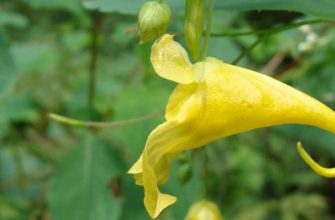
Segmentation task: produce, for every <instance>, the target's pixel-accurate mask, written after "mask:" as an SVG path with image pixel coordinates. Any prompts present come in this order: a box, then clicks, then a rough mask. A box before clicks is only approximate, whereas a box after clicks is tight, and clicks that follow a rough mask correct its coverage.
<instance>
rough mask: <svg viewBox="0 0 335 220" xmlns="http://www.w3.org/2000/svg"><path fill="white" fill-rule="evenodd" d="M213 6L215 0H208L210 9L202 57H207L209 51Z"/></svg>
mask: <svg viewBox="0 0 335 220" xmlns="http://www.w3.org/2000/svg"><path fill="white" fill-rule="evenodd" d="M213 7H214V0H209V1H208V11H207V22H206V33H205V42H204V47H203V50H202V56H201V58H202V59H205V58H206V57H207V53H208V44H209V38H210V36H211V29H212V14H213Z"/></svg>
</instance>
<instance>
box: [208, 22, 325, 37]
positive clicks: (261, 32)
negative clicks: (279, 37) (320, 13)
mask: <svg viewBox="0 0 335 220" xmlns="http://www.w3.org/2000/svg"><path fill="white" fill-rule="evenodd" d="M325 22H331V21H328V20H324V19H317V20H309V21H300V22H295V23H291V24H288V25H282V26H279V27H273V28H269V29H265V30H255V31H241V32H230V33H229V32H227V33H211V37H237V36H247V35H270V34H276V33H279V32H283V31H286V30H290V29H294V28H298V27H300V26H302V25H307V24H318V23H325Z"/></svg>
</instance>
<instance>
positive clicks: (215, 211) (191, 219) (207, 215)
mask: <svg viewBox="0 0 335 220" xmlns="http://www.w3.org/2000/svg"><path fill="white" fill-rule="evenodd" d="M204 219H206V220H223V217H222V215H221V212H220V210H219V208H218V207H217V205H216V204H215V203H213V202H210V201H208V200H202V201H200V202H197V203H195V204H193V205H192V206H191V208H190V210H189V211H188V213H187V216H186V218H185V220H204Z"/></svg>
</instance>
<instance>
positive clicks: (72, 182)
mask: <svg viewBox="0 0 335 220" xmlns="http://www.w3.org/2000/svg"><path fill="white" fill-rule="evenodd" d="M120 158H122V157H121V156H120V155H119V154H118V152H117V151H116V150H115V148H114V147H113V146H112V145H111V144H109V143H108V142H106V141H103V140H100V139H98V138H96V137H94V136H93V135H92V134H89V133H88V134H86V135H85V138H84V140H83V143H82V144H80V145H79V146H78V147H77V148H75V149H74V150H73V151H72V152H70V153H69V154H68V155H67V156H66V157H65V158H64V159H63V160H62V161H61V163H60V164H59V167H58V168H57V170H56V172H55V174H54V177H53V182H52V185H51V189H50V191H49V194H48V202H49V207H50V214H51V218H52V219H54V220H113V219H119V216H120V211H121V205H122V200H121V199H120V198H117V197H115V196H114V195H113V192H112V190H111V187H110V184H111V179H112V177H115V176H116V175H118V174H120V172H121V171H122V172H124V170H125V169H124V166H123V161H122V160H121V159H120Z"/></svg>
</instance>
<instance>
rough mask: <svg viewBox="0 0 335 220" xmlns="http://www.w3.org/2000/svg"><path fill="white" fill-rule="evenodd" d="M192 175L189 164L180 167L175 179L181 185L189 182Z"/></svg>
mask: <svg viewBox="0 0 335 220" xmlns="http://www.w3.org/2000/svg"><path fill="white" fill-rule="evenodd" d="M192 175H193V171H192V166H191V165H190V164H189V163H185V164H182V165H180V167H179V168H178V171H177V179H178V180H179V182H181V183H182V184H185V183H187V182H188V181H190V180H191V178H192Z"/></svg>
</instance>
